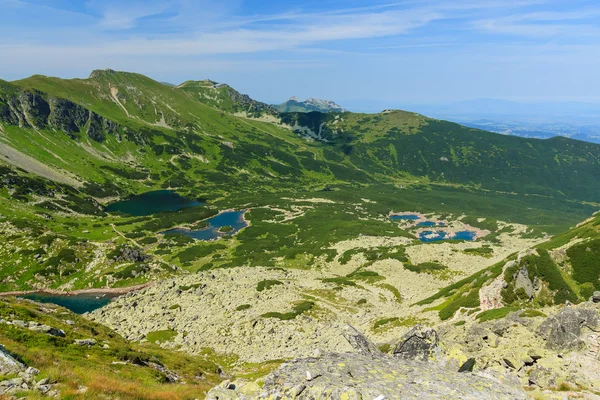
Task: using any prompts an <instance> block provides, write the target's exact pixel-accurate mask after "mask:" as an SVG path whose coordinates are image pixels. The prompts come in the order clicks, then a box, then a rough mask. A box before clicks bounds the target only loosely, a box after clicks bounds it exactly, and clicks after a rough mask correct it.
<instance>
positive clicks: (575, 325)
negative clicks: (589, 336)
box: [538, 307, 600, 350]
mask: <svg viewBox="0 0 600 400" xmlns="http://www.w3.org/2000/svg"><path fill="white" fill-rule="evenodd" d="M599 323H600V318H599V316H598V311H596V310H594V309H588V308H574V307H565V308H563V309H562V310H561V311H559V312H558V313H557V314H554V315H551V316H550V317H548V318H547V319H546V321H544V322H543V323H542V324H541V325H540V327H539V329H538V334H539V335H540V336H541V337H543V338H544V339H546V347H548V348H549V349H553V350H576V349H579V348H581V347H582V346H583V345H584V343H583V341H582V340H581V338H580V335H581V330H582V328H584V327H587V328H589V329H592V330H597V327H598V324H599Z"/></svg>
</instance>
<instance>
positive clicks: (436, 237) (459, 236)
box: [419, 231, 477, 243]
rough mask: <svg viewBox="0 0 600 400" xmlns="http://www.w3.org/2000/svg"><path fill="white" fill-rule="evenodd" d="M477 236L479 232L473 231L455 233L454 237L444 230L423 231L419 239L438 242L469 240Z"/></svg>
mask: <svg viewBox="0 0 600 400" xmlns="http://www.w3.org/2000/svg"><path fill="white" fill-rule="evenodd" d="M476 238H477V233H476V232H472V231H460V232H456V233H455V234H454V237H450V235H448V233H447V232H444V231H423V232H421V233H419V240H421V242H424V243H430V242H437V241H440V240H450V239H452V240H468V241H473V240H475V239H476Z"/></svg>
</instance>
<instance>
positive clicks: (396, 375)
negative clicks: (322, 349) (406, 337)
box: [234, 353, 527, 400]
mask: <svg viewBox="0 0 600 400" xmlns="http://www.w3.org/2000/svg"><path fill="white" fill-rule="evenodd" d="M306 371H310V372H311V373H312V374H313V375H315V376H318V377H317V378H315V379H311V380H310V381H308V380H306ZM398 388H402V389H401V391H402V396H401V398H402V399H423V398H429V399H489V400H493V399H526V398H527V395H526V393H525V392H524V391H523V389H522V388H521V387H520V385H519V383H518V382H516V381H513V380H509V379H505V380H503V379H498V378H496V377H492V376H480V375H477V374H473V373H458V372H456V371H451V370H447V369H445V368H443V367H441V366H439V365H437V364H435V363H427V364H425V363H421V362H415V361H410V360H401V361H399V360H398V359H397V358H395V357H391V356H385V355H384V356H381V357H372V356H370V355H369V354H365V353H346V354H333V353H328V354H325V355H323V356H322V357H320V358H302V359H297V360H294V361H290V362H288V363H285V364H283V365H282V366H281V367H280V368H279V369H278V370H277V371H275V372H273V373H272V374H270V375H269V376H268V377H267V378H266V380H265V382H264V385H263V387H262V392H261V393H260V395H258V397H256V398H258V399H275V398H280V399H293V398H300V399H325V398H327V399H398V398H400V397H399V396H398V394H399V392H398V391H399V389H398ZM299 391H300V393H298V392H299ZM234 399H243V397H237V398H236V397H234Z"/></svg>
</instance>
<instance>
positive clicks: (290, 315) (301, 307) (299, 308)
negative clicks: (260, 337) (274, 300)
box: [262, 301, 315, 321]
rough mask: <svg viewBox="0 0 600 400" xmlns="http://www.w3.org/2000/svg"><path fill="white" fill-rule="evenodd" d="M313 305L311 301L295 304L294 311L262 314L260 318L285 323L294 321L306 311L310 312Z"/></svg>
mask: <svg viewBox="0 0 600 400" xmlns="http://www.w3.org/2000/svg"><path fill="white" fill-rule="evenodd" d="M314 305H315V303H313V302H312V301H303V302H301V303H298V304H296V305H295V306H294V310H293V311H291V312H287V313H280V312H268V313H266V314H263V315H262V317H263V318H277V319H280V320H282V321H287V320H290V319H294V318H296V317H297V316H298V315H301V314H304V313H305V312H307V311H310V310H311V309H312V308H313V307H314Z"/></svg>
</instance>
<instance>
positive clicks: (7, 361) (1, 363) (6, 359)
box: [0, 345, 25, 375]
mask: <svg viewBox="0 0 600 400" xmlns="http://www.w3.org/2000/svg"><path fill="white" fill-rule="evenodd" d="M24 369H25V365H23V363H21V362H20V361H18V360H17V359H16V358H14V357H13V356H12V355H11V354H10V353H9V352H8V351H7V350H6V349H5V348H4V346H2V345H0V374H2V375H9V374H11V373H18V372H21V371H23V370H24Z"/></svg>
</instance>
